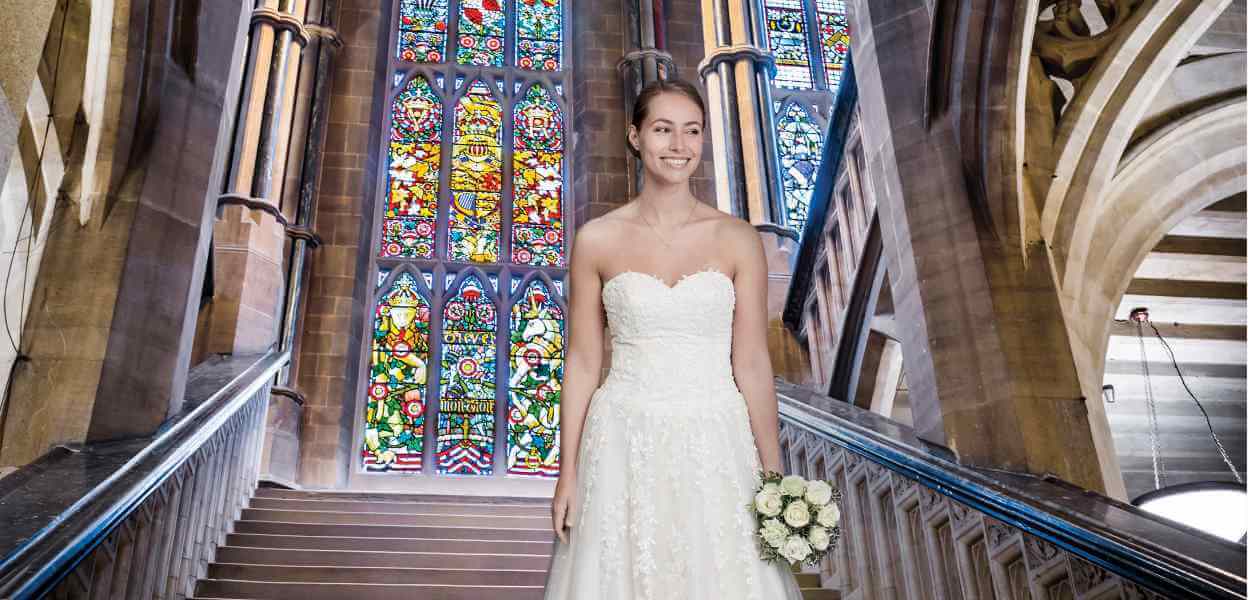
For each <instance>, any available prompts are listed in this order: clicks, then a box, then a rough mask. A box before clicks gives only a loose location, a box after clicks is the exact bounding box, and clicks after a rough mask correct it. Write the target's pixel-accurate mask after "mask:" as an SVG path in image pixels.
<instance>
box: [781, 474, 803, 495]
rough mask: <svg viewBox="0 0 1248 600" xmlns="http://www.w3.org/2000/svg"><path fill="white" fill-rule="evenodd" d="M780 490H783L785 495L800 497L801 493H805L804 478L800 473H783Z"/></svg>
mask: <svg viewBox="0 0 1248 600" xmlns="http://www.w3.org/2000/svg"><path fill="white" fill-rule="evenodd" d="M780 491H781V492H784V495H785V496H794V497H797V498H801V497H802V494H805V493H806V480H805V479H802V476H801V475H785V476H784V479H781V480H780Z"/></svg>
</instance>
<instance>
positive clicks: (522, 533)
mask: <svg viewBox="0 0 1248 600" xmlns="http://www.w3.org/2000/svg"><path fill="white" fill-rule="evenodd" d="M234 531H235V532H237V533H267V534H274V535H313V536H336V537H371V538H378V539H393V538H440V539H460V540H511V541H543V542H545V541H551V540H553V539H554V536H555V534H554V532H553V531H551V530H550V528H549V527H545V528H506V529H504V528H502V527H451V526H444V525H439V526H418V525H344V524H324V523H283V522H276V521H247V520H240V521H237V522H235V523H234Z"/></svg>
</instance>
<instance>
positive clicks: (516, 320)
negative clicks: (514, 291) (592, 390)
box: [507, 279, 563, 477]
mask: <svg viewBox="0 0 1248 600" xmlns="http://www.w3.org/2000/svg"><path fill="white" fill-rule="evenodd" d="M509 355H510V357H511V363H510V366H511V379H510V381H508V382H507V386H508V388H507V389H508V395H509V397H510V399H509V403H508V406H507V408H508V411H507V473H508V474H511V475H527V476H536V477H557V476H558V475H559V398H560V395H561V393H562V391H563V309H562V308H560V307H559V305H558V304H557V303H555V300H554V298H553V296H552V295H551V293H550V290H549V289H547V287H546V284H545V283H544V282H543V281H541V280H540V279H534V280H533V281H532V282H531V283H529V285H528V286H527V287H526V288H525V291H524V296H523V297H521V298H520V299H519V300H518V301H516V303H515V304H513V305H512V307H511V351H510V352H509Z"/></svg>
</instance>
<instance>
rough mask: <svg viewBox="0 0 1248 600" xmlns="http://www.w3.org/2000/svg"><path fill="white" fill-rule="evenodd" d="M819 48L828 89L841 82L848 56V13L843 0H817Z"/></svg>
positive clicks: (833, 88) (834, 88)
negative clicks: (842, 71)
mask: <svg viewBox="0 0 1248 600" xmlns="http://www.w3.org/2000/svg"><path fill="white" fill-rule="evenodd" d="M817 11H818V17H819V48H820V50H821V51H822V56H823V72H824V81H826V82H827V86H828V89H830V90H836V89H837V87H838V86H840V84H841V69H844V68H845V59H846V58H847V57H848V56H849V15H847V14H845V2H844V1H843V0H819V3H818V6H817Z"/></svg>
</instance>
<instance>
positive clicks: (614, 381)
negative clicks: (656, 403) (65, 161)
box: [602, 269, 736, 402]
mask: <svg viewBox="0 0 1248 600" xmlns="http://www.w3.org/2000/svg"><path fill="white" fill-rule="evenodd" d="M626 289H627V292H626V291H625V290H626ZM602 302H603V307H604V308H605V309H606V311H607V324H608V326H609V327H610V330H611V368H610V372H609V374H608V376H607V379H606V381H605V382H604V384H603V385H604V387H605V386H611V385H627V386H629V388H630V389H636V390H642V391H643V392H652V393H643V394H641V396H643V397H660V396H661V397H663V398H665V401H667V402H670V401H671V399H672V398H685V397H689V395H687V394H681V393H680V392H681V391H685V390H700V391H710V390H722V389H730V390H732V391H736V386H735V383H734V381H733V377H732V315H733V309H734V308H735V306H736V292H735V290H734V288H733V282H732V279H731V278H730V277H728V275H726V274H725V273H723V272H722V271H718V270H715V269H707V270H702V271H697V272H694V273H690V274H688V275H685V276H684V277H681V278H680V280H679V281H677V282H676V284H675V285H673V286H668V285H667V284H666V283H664V282H663V281H662V280H660V279H658V278H657V277H655V276H653V275H650V274H648V273H640V272H637V271H624V272H623V273H620V274H619V275H616V276H614V277H612V278H611V279H609V280H608V281H607V282H606V283H605V284H603V287H602Z"/></svg>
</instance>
